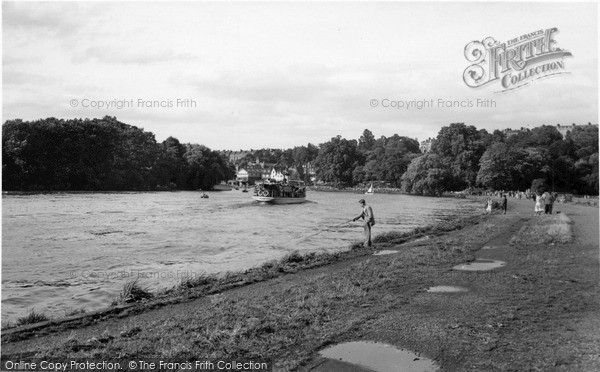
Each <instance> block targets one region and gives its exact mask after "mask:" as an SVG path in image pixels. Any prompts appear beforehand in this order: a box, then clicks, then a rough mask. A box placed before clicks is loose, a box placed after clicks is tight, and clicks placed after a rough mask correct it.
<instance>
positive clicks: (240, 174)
mask: <svg viewBox="0 0 600 372" xmlns="http://www.w3.org/2000/svg"><path fill="white" fill-rule="evenodd" d="M262 174H263V168H262V167H261V166H260V165H256V164H248V166H246V167H244V168H240V169H238V171H237V172H236V181H237V182H238V183H239V184H248V185H252V184H254V182H256V181H259V180H261V179H262Z"/></svg>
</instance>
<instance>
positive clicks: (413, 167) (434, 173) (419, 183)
mask: <svg viewBox="0 0 600 372" xmlns="http://www.w3.org/2000/svg"><path fill="white" fill-rule="evenodd" d="M450 177H451V174H450V171H448V170H447V169H446V168H445V167H444V164H443V161H442V159H441V157H440V156H439V155H437V154H434V153H431V152H429V153H426V154H423V155H421V156H419V157H417V158H414V159H413V160H412V161H411V162H410V164H409V166H408V169H407V170H406V173H404V175H403V176H402V190H403V191H404V192H407V193H411V194H417V195H432V196H441V195H442V193H443V192H444V191H445V190H446V184H447V183H448V180H449V178H450Z"/></svg>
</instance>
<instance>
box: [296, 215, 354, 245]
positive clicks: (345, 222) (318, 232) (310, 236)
mask: <svg viewBox="0 0 600 372" xmlns="http://www.w3.org/2000/svg"><path fill="white" fill-rule="evenodd" d="M353 221H354V219H351V220H348V221H344V222H342V223H340V224H338V225H335V226H331V227H327V228H337V227H340V226H342V225H345V224H347V223H348V222H353ZM327 228H323V229H321V230H319V231H317V232H316V233H314V234H310V235H307V236H305V237H304V238H302V239H300V240H298V241H297V242H296V243H300V242H301V241H304V240H306V239H308V238H312V237H313V236H316V235H319V234H321V233H322V232H323V231H325V230H326V229H327Z"/></svg>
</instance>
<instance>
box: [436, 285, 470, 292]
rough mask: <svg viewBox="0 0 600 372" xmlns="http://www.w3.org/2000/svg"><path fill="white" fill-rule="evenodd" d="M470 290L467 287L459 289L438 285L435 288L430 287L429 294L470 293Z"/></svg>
mask: <svg viewBox="0 0 600 372" xmlns="http://www.w3.org/2000/svg"><path fill="white" fill-rule="evenodd" d="M468 291H469V290H468V289H467V288H465V287H457V286H451V285H438V286H435V287H430V288H429V289H428V290H427V292H429V293H458V292H468Z"/></svg>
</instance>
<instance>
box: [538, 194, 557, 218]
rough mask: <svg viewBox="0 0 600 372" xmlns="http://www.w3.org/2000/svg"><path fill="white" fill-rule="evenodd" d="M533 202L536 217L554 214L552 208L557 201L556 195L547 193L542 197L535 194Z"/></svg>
mask: <svg viewBox="0 0 600 372" xmlns="http://www.w3.org/2000/svg"><path fill="white" fill-rule="evenodd" d="M533 200H534V202H535V207H534V209H533V210H534V211H535V215H536V216H539V215H541V214H542V212H544V214H552V207H553V206H554V201H555V200H556V193H551V192H545V193H543V194H542V195H538V194H534V196H533Z"/></svg>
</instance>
